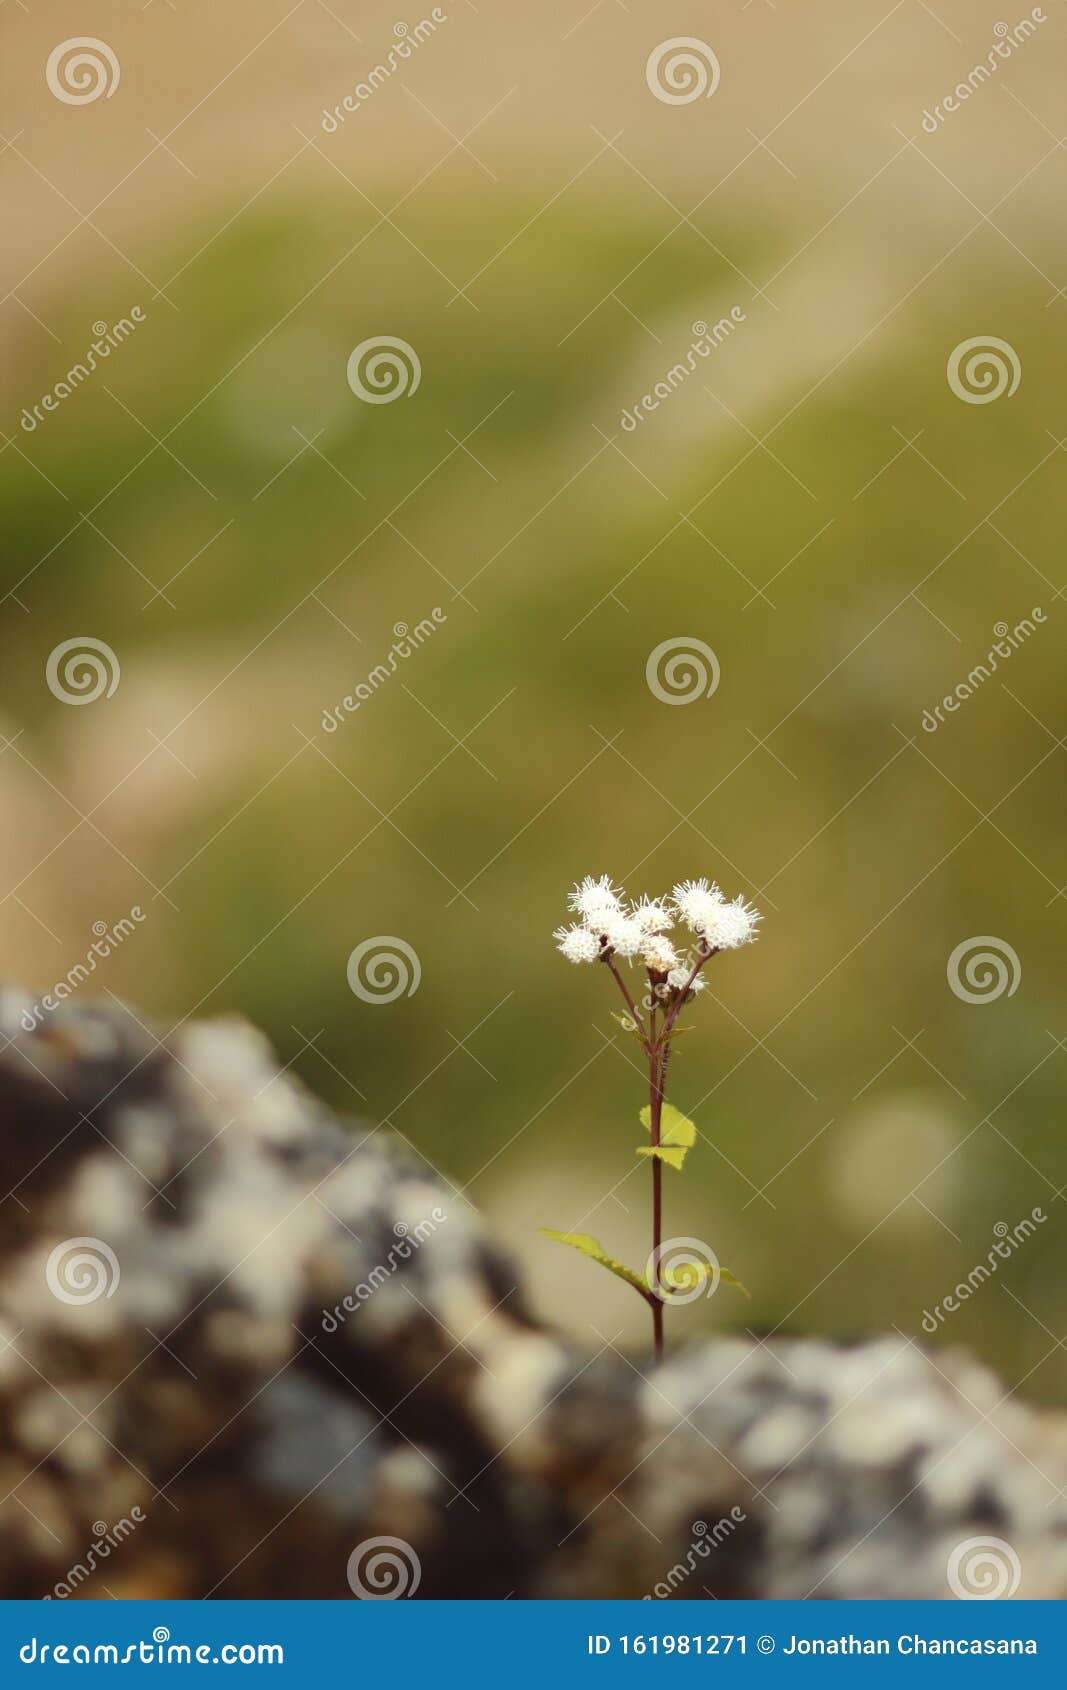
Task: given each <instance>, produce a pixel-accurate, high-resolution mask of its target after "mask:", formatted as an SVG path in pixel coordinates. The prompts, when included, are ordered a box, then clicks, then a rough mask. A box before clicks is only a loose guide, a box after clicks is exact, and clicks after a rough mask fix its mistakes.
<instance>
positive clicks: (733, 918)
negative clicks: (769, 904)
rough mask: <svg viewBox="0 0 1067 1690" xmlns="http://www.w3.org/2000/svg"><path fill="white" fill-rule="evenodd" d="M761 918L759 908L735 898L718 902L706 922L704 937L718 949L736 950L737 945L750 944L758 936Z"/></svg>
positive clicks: (742, 899)
mask: <svg viewBox="0 0 1067 1690" xmlns="http://www.w3.org/2000/svg"><path fill="white" fill-rule="evenodd" d="M762 920H763V917H762V916H761V915H760V912H759V910H756V909H753V908H752V905H751V904H746V902H745V900H744V898H735V899H734V900H733V902H732V903H730V904H725V903H724V904H720V905H719V907H718V909H717V910H716V911H715V913H714V915H713V917H712V918H711V920H710V921H709V923H708V926H707V928H706V929H705V932H704V937H705V939H706V940H707V942H708V944H709V945H711V946H713V947H714V949H715V950H718V951H736V950H737V948H738V946H739V945H751V944H752V942H753V941H754V940H755V939H758V938H759V924H760V922H761V921H762Z"/></svg>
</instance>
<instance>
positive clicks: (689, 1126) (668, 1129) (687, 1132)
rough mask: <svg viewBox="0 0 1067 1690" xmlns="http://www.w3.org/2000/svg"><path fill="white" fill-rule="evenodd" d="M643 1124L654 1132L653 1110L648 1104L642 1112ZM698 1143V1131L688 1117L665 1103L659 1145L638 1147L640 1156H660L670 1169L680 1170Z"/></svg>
mask: <svg viewBox="0 0 1067 1690" xmlns="http://www.w3.org/2000/svg"><path fill="white" fill-rule="evenodd" d="M641 1124H642V1126H644V1127H647V1128H648V1130H649V1132H651V1131H652V1110H651V1108H650V1106H649V1105H648V1104H647V1103H646V1104H645V1107H644V1108H643V1109H642V1111H641ZM696 1141H697V1130H696V1127H695V1126H694V1125H693V1123H692V1121H691V1120H690V1119H689V1117H688V1116H687V1115H683V1114H682V1112H681V1110H679V1109H675V1107H674V1105H673V1104H672V1103H665V1104H664V1105H663V1109H662V1112H661V1115H660V1124H659V1143H658V1144H640V1145H638V1147H637V1154H638V1155H639V1156H658V1157H659V1159H660V1161H661V1162H666V1163H667V1166H668V1167H670V1168H678V1169H679V1170H680V1169H681V1168H682V1166H683V1165H684V1163H685V1158H686V1154H687V1152H688V1151H690V1150H692V1148H693V1146H694V1144H695V1143H696Z"/></svg>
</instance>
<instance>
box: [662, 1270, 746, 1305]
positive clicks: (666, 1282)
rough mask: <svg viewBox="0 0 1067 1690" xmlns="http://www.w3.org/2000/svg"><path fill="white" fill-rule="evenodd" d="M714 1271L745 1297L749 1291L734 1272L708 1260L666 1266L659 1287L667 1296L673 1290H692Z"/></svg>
mask: <svg viewBox="0 0 1067 1690" xmlns="http://www.w3.org/2000/svg"><path fill="white" fill-rule="evenodd" d="M716 1272H717V1273H718V1276H719V1281H720V1283H721V1284H723V1285H732V1286H733V1288H734V1290H735V1291H740V1292H741V1294H742V1296H744V1297H747V1296H748V1295H749V1292H748V1291H747V1290H746V1288H745V1287H744V1286H743V1285H742V1283H741V1281H740V1280H739V1279H738V1278H737V1275H736V1274H733V1273H731V1272H730V1270H729V1268H724V1267H721V1268H718V1269H716V1268H714V1267H712V1265H711V1263H710V1262H683V1263H681V1265H680V1266H678V1267H676V1268H670V1267H666V1268H663V1269H662V1270H661V1272H660V1289H661V1290H662V1291H663V1292H664V1293H665V1294H666V1295H667V1296H668V1297H669V1296H672V1295H673V1294H674V1293H675V1292H681V1291H694V1290H695V1289H696V1288H697V1286H698V1285H703V1284H704V1283H705V1281H706V1280H708V1279H713V1278H714V1277H715V1274H716Z"/></svg>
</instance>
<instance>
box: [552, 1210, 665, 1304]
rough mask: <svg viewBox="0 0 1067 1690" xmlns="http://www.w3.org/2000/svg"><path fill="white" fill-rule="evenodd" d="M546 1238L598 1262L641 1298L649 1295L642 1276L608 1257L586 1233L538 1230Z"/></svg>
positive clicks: (600, 1246)
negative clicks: (578, 1251)
mask: <svg viewBox="0 0 1067 1690" xmlns="http://www.w3.org/2000/svg"><path fill="white" fill-rule="evenodd" d="M538 1231H539V1232H542V1233H543V1234H544V1236H545V1237H546V1238H554V1239H555V1241H556V1243H557V1244H569V1245H570V1247H571V1249H572V1250H580V1251H581V1253H582V1255H583V1256H588V1257H589V1259H590V1261H594V1262H599V1263H600V1265H601V1267H606V1268H607V1270H608V1272H609V1273H613V1274H614V1275H615V1277H616V1279H624V1280H625V1281H626V1283H627V1285H632V1286H633V1288H634V1290H635V1291H640V1293H641V1295H642V1297H648V1296H649V1295H650V1293H649V1289H648V1286H647V1285H646V1283H645V1278H644V1275H643V1274H640V1273H635V1272H634V1271H633V1269H632V1268H628V1267H624V1266H623V1264H622V1262H617V1261H616V1260H615V1258H614V1256H609V1255H608V1253H607V1251H606V1250H605V1249H604V1247H603V1245H602V1244H601V1243H600V1242H599V1241H598V1240H597V1239H595V1238H590V1236H589V1234H588V1233H587V1232H554V1231H553V1229H552V1228H551V1227H549V1226H542V1227H539V1228H538Z"/></svg>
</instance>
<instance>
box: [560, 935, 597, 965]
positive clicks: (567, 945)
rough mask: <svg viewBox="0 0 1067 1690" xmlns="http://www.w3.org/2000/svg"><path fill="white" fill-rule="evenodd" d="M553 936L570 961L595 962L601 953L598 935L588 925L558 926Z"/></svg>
mask: <svg viewBox="0 0 1067 1690" xmlns="http://www.w3.org/2000/svg"><path fill="white" fill-rule="evenodd" d="M552 937H553V939H555V941H556V949H557V950H559V951H562V953H563V955H564V956H565V957H566V959H567V961H568V962H595V961H596V959H597V957H598V956H599V955H600V946H599V944H598V943H597V939H596V936H595V934H593V933H590V931H589V929H588V928H587V927H557V928H556V931H555V932H554V933H553V935H552Z"/></svg>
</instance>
